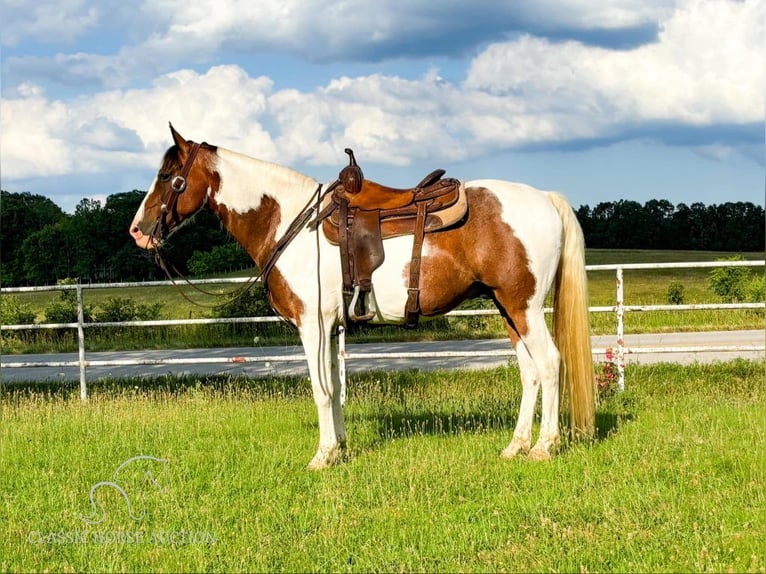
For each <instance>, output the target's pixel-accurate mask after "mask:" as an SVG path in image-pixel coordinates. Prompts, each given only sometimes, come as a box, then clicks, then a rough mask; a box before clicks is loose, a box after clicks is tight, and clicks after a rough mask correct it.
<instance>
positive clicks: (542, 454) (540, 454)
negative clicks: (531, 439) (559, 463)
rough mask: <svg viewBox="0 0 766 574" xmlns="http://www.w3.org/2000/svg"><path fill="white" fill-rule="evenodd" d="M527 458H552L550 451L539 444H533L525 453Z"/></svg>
mask: <svg viewBox="0 0 766 574" xmlns="http://www.w3.org/2000/svg"><path fill="white" fill-rule="evenodd" d="M527 457H528V458H529V460H538V461H540V460H551V458H553V457H552V456H551V453H550V452H548V450H547V449H545V448H543V447H539V446H535V448H533V449H532V450H530V451H529V454H528V455H527Z"/></svg>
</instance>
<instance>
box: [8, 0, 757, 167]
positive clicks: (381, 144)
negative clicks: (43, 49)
mask: <svg viewBox="0 0 766 574" xmlns="http://www.w3.org/2000/svg"><path fill="white" fill-rule="evenodd" d="M549 1H550V0H549ZM543 4H545V3H543ZM179 5H180V4H179ZM216 5H218V4H217V3H216ZM253 5H254V4H253ZM481 5H482V3H481V2H480V3H479V6H481ZM523 5H524V6H526V7H527V9H528V10H530V14H531V13H532V12H531V11H532V8H530V6H532V4H523ZM567 5H570V6H571V7H572V8H573V10H574V12H575V13H576V14H579V15H580V16H581V17H582V19H583V24H582V25H583V26H585V25H586V23H589V22H590V21H591V20H590V18H592V17H594V15H593V9H592V8H588V6H590V3H586V2H584V0H582V1H577V0H568V2H567ZM205 6H206V5H205V4H195V7H189V10H191V11H192V12H194V10H198V9H202V10H204V9H205ZM233 6H234V5H233V4H224V9H223V10H221V11H220V12H216V14H217V15H216V16H214V17H211V18H210V20H209V21H204V22H203V21H201V19H200V15H199V14H197V15H196V16H195V15H194V14H192V15H190V16H189V17H188V18H186V19H185V20H182V19H180V18H178V19H176V20H174V21H172V22H171V23H170V24H168V26H169V29H172V30H174V33H177V34H179V36H178V38H180V37H181V36H183V35H184V34H186V35H187V36H185V37H187V38H188V35H189V34H199V35H200V36H204V37H206V38H213V37H216V38H217V37H219V36H220V37H223V35H224V32H225V31H228V33H229V35H230V36H232V35H233V32H232V30H233V28H232V24H231V21H232V18H233V17H234V15H235V12H236V11H235V12H232V11H231V10H230V8H232V7H233ZM258 6H259V7H261V3H258ZM300 6H301V11H299V13H300V14H301V15H303V17H304V18H306V17H307V16H306V15H307V14H309V11H308V9H307V8H305V5H304V4H303V3H301V4H300ZM422 6H424V4H423V5H421V4H419V3H414V8H409V9H408V10H409V11H408V12H407V13H408V14H410V15H412V13H413V12H412V11H413V10H416V9H419V8H422ZM447 6H448V7H449V6H452V7H453V8H454V7H455V6H456V4H451V3H447ZM620 6H623V7H624V10H618V8H619V7H620ZM638 6H639V5H638V3H630V2H618V3H616V4H615V5H614V6H613V7H612V8H613V9H612V10H607V11H605V14H601V15H600V18H601V20H600V22H601V25H605V23H611V24H612V25H626V23H632V22H636V21H643V20H645V19H646V18H648V17H649V16H648V14H650V13H654V12H653V10H660V9H661V7H660V6H659V4H657V5H654V6H653V7H652V9H650V10H649V11H648V12H646V13H644V12H640V11H639V10H638V8H637V7H638ZM175 7H176V0H164V1H158V2H152V3H151V4H149V3H147V4H146V5H145V6H144V10H147V11H148V10H154V11H156V12H157V13H158V14H157V15H156V17H157V19H158V21H160V22H162V21H164V20H163V19H162V18H163V17H167V16H168V14H169V13H170V12H171V9H173V8H175ZM238 7H239V8H242V10H241V12H240V13H239V16H240V18H241V22H240V23H239V26H240V27H239V28H237V30H240V31H242V30H244V28H246V27H247V25H248V24H249V23H252V22H253V21H254V18H255V11H254V8H252V7H251V3H245V4H243V5H242V6H238ZM297 7H298V4H296V3H286V4H284V3H271V4H269V3H264V4H263V11H262V12H261V16H262V17H263V19H264V21H265V22H266V23H267V24H265V25H266V26H267V27H268V23H274V22H276V21H277V20H279V16H280V15H281V13H280V12H279V10H287V11H288V12H290V11H294V10H297V9H298V8H297ZM315 7H316V6H315ZM333 10H336V11H337V10H338V8H337V5H335V6H330V7H329V8H327V9H326V10H325V11H324V12H320V13H319V14H321V16H322V18H331V17H332V16H333V15H334V13H333ZM589 10H590V11H589ZM181 12H183V10H181ZM352 12H353V11H350V12H349V13H352ZM763 12H764V9H763V4H762V2H759V1H756V0H747V1H745V2H727V1H721V0H707V1H704V0H697V1H693V2H684V4H683V5H682V6H681V7H680V8H679V9H678V10H676V11H675V12H674V13H673V14H672V16H671V17H669V19H668V20H667V21H665V22H664V23H663V25H662V27H661V31H660V35H659V37H658V40H657V42H655V43H652V44H649V45H645V46H641V47H639V48H635V49H632V50H614V49H607V48H603V47H602V48H598V47H593V46H587V45H585V44H582V43H579V42H574V41H568V42H560V43H554V42H551V41H548V40H545V39H541V38H537V37H533V36H530V35H526V36H523V37H520V38H518V39H516V40H513V41H508V42H503V43H495V44H492V45H490V46H489V47H488V48H487V49H486V50H485V51H484V52H482V53H481V54H479V55H478V56H477V57H476V58H475V59H474V61H473V62H472V65H471V67H470V70H469V73H468V75H467V76H466V78H465V81H464V82H463V83H462V84H455V83H450V82H446V81H444V80H443V79H442V78H440V77H439V74H438V72H437V71H436V70H431V71H429V72H428V73H427V74H425V75H424V76H423V77H421V78H418V79H414V80H413V79H404V78H399V77H391V76H384V75H382V74H372V75H368V76H359V77H340V78H336V79H334V80H331V81H329V82H327V84H326V85H325V86H324V87H322V88H320V89H316V90H313V91H309V92H301V91H299V90H296V89H282V90H275V89H274V86H273V83H272V81H271V80H270V79H269V78H266V77H250V76H249V75H248V74H247V72H245V71H244V70H243V69H242V68H240V67H238V66H235V65H224V66H214V67H210V68H209V69H207V71H205V72H204V73H200V72H196V71H193V70H188V69H184V70H178V71H175V72H171V73H167V74H163V75H157V76H156V77H155V79H154V80H153V82H152V83H151V85H149V86H148V87H144V88H141V89H112V90H109V91H105V92H101V93H96V94H92V95H82V96H80V97H78V98H75V99H71V100H58V99H55V98H50V97H48V96H46V94H45V92H44V91H43V90H42V89H41V88H40V87H39V85H35V84H32V83H24V84H21V85H19V86H17V87H16V88H15V89H14V90H13V91H11V92H9V91H7V92H6V94H12V95H6V98H5V99H4V100H3V105H2V107H0V124H1V129H2V134H3V155H2V172H3V176H4V177H5V178H8V179H11V180H13V179H21V178H29V177H39V176H59V175H67V174H77V173H83V172H86V173H109V172H110V171H112V170H129V169H137V168H141V169H144V168H146V167H152V168H153V167H155V166H156V163H157V162H158V161H159V157H160V155H161V153H162V151H164V149H165V148H167V147H168V146H169V145H170V140H169V134H168V131H167V122H168V121H172V122H173V123H174V125H175V126H176V128H178V129H179V130H180V131H181V133H182V134H184V135H185V136H186V137H188V138H193V139H207V140H208V141H210V143H213V144H216V145H221V146H224V147H228V148H230V149H234V150H237V151H240V152H243V153H247V154H250V155H253V156H255V157H259V158H262V159H267V160H273V161H277V162H279V163H283V164H287V165H299V164H302V163H305V164H312V165H341V164H342V163H343V161H344V156H343V154H342V150H343V148H344V147H346V146H352V147H354V148H355V149H356V150H357V151H358V152H359V153H360V154H362V155H363V156H364V157H365V159H366V161H370V162H379V163H383V164H391V165H405V164H407V163H409V162H412V161H415V162H417V161H419V160H424V159H425V158H428V159H429V161H437V162H441V161H459V160H464V159H469V158H473V157H480V156H485V155H487V154H491V153H494V152H496V151H499V150H507V149H512V148H516V147H529V146H535V145H557V144H561V143H564V144H567V143H572V142H574V143H576V142H577V141H579V140H586V141H598V140H617V139H620V138H623V139H624V138H630V137H633V136H634V134H635V133H645V132H646V128H645V125H649V126H651V125H653V124H662V125H664V126H669V127H670V128H671V130H672V129H673V127H674V126H682V127H684V128H686V127H688V126H692V127H700V126H701V127H709V126H712V127H715V126H716V125H718V124H724V125H743V124H745V125H748V124H751V123H753V122H761V121H762V120H763V112H764V109H763V83H764V64H763V58H764V56H763V50H762V48H763V45H762V44H763V22H764V13H763ZM588 14H590V16H588ZM161 15H164V16H161ZM586 16H587V17H586ZM530 17H531V16H530ZM317 18H319V16H317ZM398 18H399V15H389V19H391V21H394V22H398ZM202 20H204V19H202ZM280 22H281V20H280ZM259 25H260V26H263V25H264V24H262V23H259ZM280 25H281V26H282V27H284V26H288V27H290V26H292V27H297V28H295V29H297V30H300V29H302V28H301V26H304V25H305V24H304V23H300V22H299V23H294V22H292V21H290V22H289V23H284V22H283V23H281V24H280ZM334 25H335V24H333V26H334ZM588 25H590V24H588ZM195 26H196V28H195ZM327 26H329V25H327ZM390 27H391V23H390V22H389V21H386V20H384V19H383V20H378V21H377V22H376V28H375V30H377V31H378V33H379V34H381V37H384V36H386V34H387V33H388V32H387V30H389V29H390ZM328 29H329V28H328ZM332 29H333V30H334V29H335V28H332ZM259 30H260V28H258V29H257V30H254V31H253V35H257V34H256V32H258V31H259ZM367 31H368V32H369V30H367ZM271 32H272V34H273V36H275V37H282V36H284V35H285V34H287V33H286V32H285V31H284V30H283V29H277V28H276V24H275V29H273V30H271ZM234 36H236V35H235V34H234ZM165 41H169V40H168V38H164V39H163V37H160V36H157V37H156V38H152V39H151V42H148V43H147V44H146V45H147V46H148V45H150V44H151V43H152V42H153V43H154V44H152V45H155V46H158V45H159V44H161V43H162V42H165ZM216 41H217V40H216ZM227 41H228V40H227ZM230 41H238V40H237V38H236V37H234V38H230ZM242 41H244V40H242ZM301 41H302V40H301ZM213 43H215V42H213ZM178 46H180V44H178ZM193 47H194V45H193V44H192V45H189V46H187V48H188V49H189V50H192V51H193ZM127 60H130V58H126V61H127ZM141 63H142V60H132V64H131V65H133V66H135V67H136V68H140V67H141ZM102 64H103V65H104V69H105V70H106V69H108V68H109V63H108V62H107V61H106V60H104V61H102ZM687 137H688V136H687ZM729 143H730V142H718V141H716V140H715V138H708V140H707V141H701V142H699V150H700V153H705V154H706V155H708V156H713V157H724V155H723V154H724V152H723V150H724V149H725V147H726V146H727V145H728V144H729ZM745 145H750V146H751V147H752V145H753V143H752V142H751V141H750V142H745ZM727 149H728V148H727ZM727 153H728V152H727Z"/></svg>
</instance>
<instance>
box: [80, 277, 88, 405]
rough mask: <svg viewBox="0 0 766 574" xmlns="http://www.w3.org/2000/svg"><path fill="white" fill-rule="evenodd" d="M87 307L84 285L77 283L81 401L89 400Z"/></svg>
mask: <svg viewBox="0 0 766 574" xmlns="http://www.w3.org/2000/svg"><path fill="white" fill-rule="evenodd" d="M84 325H85V307H84V305H83V302H82V285H80V283H79V282H78V283H77V350H78V352H79V357H78V359H79V362H80V399H82V400H83V402H84V401H87V400H88V387H87V384H86V382H85V327H84Z"/></svg>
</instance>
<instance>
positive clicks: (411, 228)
mask: <svg viewBox="0 0 766 574" xmlns="http://www.w3.org/2000/svg"><path fill="white" fill-rule="evenodd" d="M330 202H332V196H330V195H328V196H327V197H326V198H325V200H324V203H323V205H324V206H328V205H329V204H330ZM402 211H404V210H402ZM467 211H468V199H467V198H466V193H465V183H464V182H463V181H460V185H459V186H458V193H457V194H456V198H455V200H454V201H453V202H452V203H450V204H447V205H445V206H444V207H442V208H441V209H439V210H438V211H434V212H433V213H431V212H427V215H426V225H425V232H426V233H432V232H434V231H439V230H440V229H444V228H446V227H449V226H451V225H455V224H456V223H458V222H459V221H460V220H461V219H463V217H464V216H465V214H466V212H467ZM339 218H340V210H339V209H336V210H334V211H333V212H332V213H331V214H330V215H329V216H328V217H327V218H325V219H324V221H322V228H323V229H324V234H325V237H326V238H327V240H328V241H329V242H330V243H332V244H333V245H339V244H340V240H339V237H338V224H339V222H340V221H339ZM349 220H353V211H351V212H350V213H349ZM416 220H417V216H416V215H415V214H414V213H398V214H397V213H396V210H392V211H391V212H389V213H385V212H383V213H382V216H381V221H380V231H381V235H382V237H383V239H388V238H390V237H399V236H402V235H413V234H414V233H415V222H416Z"/></svg>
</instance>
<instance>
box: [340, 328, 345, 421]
mask: <svg viewBox="0 0 766 574" xmlns="http://www.w3.org/2000/svg"><path fill="white" fill-rule="evenodd" d="M338 378H339V379H340V404H341V406H343V405H345V404H346V328H345V327H344V326H343V325H338Z"/></svg>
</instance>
